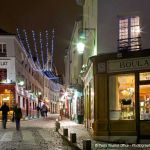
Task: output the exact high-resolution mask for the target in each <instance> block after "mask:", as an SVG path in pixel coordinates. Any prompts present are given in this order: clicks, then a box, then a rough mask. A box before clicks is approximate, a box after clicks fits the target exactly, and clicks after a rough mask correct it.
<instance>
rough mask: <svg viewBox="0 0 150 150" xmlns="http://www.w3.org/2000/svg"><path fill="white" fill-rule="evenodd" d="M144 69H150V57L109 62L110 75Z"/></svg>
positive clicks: (108, 70)
mask: <svg viewBox="0 0 150 150" xmlns="http://www.w3.org/2000/svg"><path fill="white" fill-rule="evenodd" d="M142 69H150V57H139V58H129V59H120V60H109V61H108V62H107V72H108V73H112V72H120V71H133V70H142Z"/></svg>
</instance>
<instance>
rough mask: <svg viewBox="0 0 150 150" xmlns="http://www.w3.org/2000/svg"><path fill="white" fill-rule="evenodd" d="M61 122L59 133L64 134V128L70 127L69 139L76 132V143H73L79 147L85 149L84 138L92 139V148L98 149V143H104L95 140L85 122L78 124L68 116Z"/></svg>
mask: <svg viewBox="0 0 150 150" xmlns="http://www.w3.org/2000/svg"><path fill="white" fill-rule="evenodd" d="M59 122H60V129H59V131H58V132H59V134H61V135H63V128H68V139H70V133H76V143H75V144H73V145H74V146H75V147H77V149H81V150H82V149H83V140H91V149H92V150H94V149H96V145H97V144H104V143H103V142H100V141H95V140H93V139H92V137H91V136H90V134H89V132H88V131H87V129H86V128H85V127H84V125H83V124H77V123H75V122H74V121H71V120H69V119H66V118H64V119H63V120H60V121H59ZM68 141H69V140H68Z"/></svg>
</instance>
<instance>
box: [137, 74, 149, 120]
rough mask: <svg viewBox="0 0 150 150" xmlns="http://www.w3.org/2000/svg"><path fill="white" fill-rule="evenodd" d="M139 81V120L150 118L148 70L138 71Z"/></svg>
mask: <svg viewBox="0 0 150 150" xmlns="http://www.w3.org/2000/svg"><path fill="white" fill-rule="evenodd" d="M140 81H141V85H140V87H139V90H140V92H139V96H140V98H139V105H140V120H150V72H144V73H140ZM142 81H143V82H144V83H142Z"/></svg>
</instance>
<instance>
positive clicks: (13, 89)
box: [0, 30, 60, 118]
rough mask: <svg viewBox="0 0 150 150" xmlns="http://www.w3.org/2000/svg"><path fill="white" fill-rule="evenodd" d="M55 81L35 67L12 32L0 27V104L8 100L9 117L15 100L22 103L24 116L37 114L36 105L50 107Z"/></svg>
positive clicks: (32, 116)
mask: <svg viewBox="0 0 150 150" xmlns="http://www.w3.org/2000/svg"><path fill="white" fill-rule="evenodd" d="M52 84H53V85H52ZM56 84H58V83H56V82H53V81H52V80H51V79H50V78H49V76H47V74H46V73H45V72H43V70H40V69H38V65H37V64H36V62H33V60H32V59H31V58H30V57H29V54H28V53H27V51H26V50H25V49H24V46H23V45H21V44H20V42H19V40H18V39H17V38H16V36H15V35H11V34H9V33H7V32H5V31H3V30H0V106H2V104H3V103H4V102H7V104H8V106H9V107H10V110H11V111H10V112H9V118H11V115H12V108H13V106H14V104H15V103H18V104H19V106H20V107H21V109H22V112H23V118H35V117H37V106H39V107H41V106H42V104H43V103H44V102H45V103H46V104H47V107H48V108H49V109H50V108H51V101H52V100H53V99H51V97H52V96H51V91H53V88H52V87H54V86H56ZM57 86H58V88H57V93H58V92H59V89H60V88H59V84H58V85H57ZM54 94H56V91H54ZM55 112H56V111H55Z"/></svg>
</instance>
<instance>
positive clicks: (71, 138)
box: [70, 133, 76, 143]
mask: <svg viewBox="0 0 150 150" xmlns="http://www.w3.org/2000/svg"><path fill="white" fill-rule="evenodd" d="M70 141H71V142H72V143H76V133H70Z"/></svg>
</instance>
